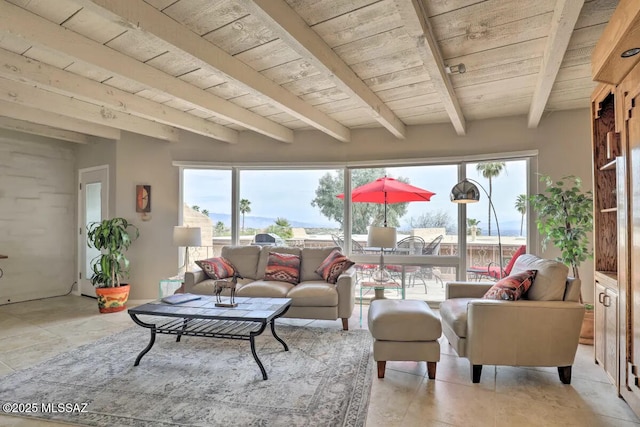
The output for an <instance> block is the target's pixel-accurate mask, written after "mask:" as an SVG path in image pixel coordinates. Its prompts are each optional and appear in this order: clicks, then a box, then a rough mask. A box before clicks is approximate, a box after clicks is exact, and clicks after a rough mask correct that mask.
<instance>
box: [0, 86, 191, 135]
mask: <svg viewBox="0 0 640 427" xmlns="http://www.w3.org/2000/svg"><path fill="white" fill-rule="evenodd" d="M0 101H6V102H10V103H15V104H18V105H23V106H27V107H31V108H36V109H39V110H44V111H49V112H52V113H58V114H62V115H64V116H68V117H75V118H77V119H80V120H85V121H88V122H91V123H97V124H100V125H105V126H111V127H115V128H118V129H121V130H126V131H129V132H133V133H139V134H141V135H147V136H150V137H152V138H158V139H162V140H166V141H173V142H175V141H178V136H179V134H178V130H177V129H175V128H173V127H171V126H167V125H163V124H160V123H156V122H152V121H151V120H147V119H142V118H140V117H136V116H132V115H130V114H125V113H120V112H119V111H114V110H112V109H110V108H107V107H101V106H99V105H95V104H90V103H88V102H84V101H80V100H78V99H73V98H69V97H68V96H65V95H60V94H57V93H54V92H49V91H47V90H44V89H39V88H37V87H34V86H33V85H28V84H23V83H18V82H15V81H13V80H7V79H4V78H0Z"/></svg>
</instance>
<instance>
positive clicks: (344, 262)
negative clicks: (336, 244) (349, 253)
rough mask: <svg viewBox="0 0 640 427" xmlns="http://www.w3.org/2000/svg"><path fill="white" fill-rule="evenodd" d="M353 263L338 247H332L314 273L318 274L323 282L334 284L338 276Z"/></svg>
mask: <svg viewBox="0 0 640 427" xmlns="http://www.w3.org/2000/svg"><path fill="white" fill-rule="evenodd" d="M354 264H355V262H353V261H351V260H350V259H349V258H347V257H346V255H343V254H342V252H340V250H339V249H334V250H333V251H332V252H331V253H330V254H329V255H328V256H327V257H326V258H325V259H324V261H322V264H320V265H319V266H318V269H317V270H316V273H318V274H320V275H321V276H322V278H323V279H324V281H325V282H327V283H332V284H335V283H336V282H337V281H338V276H340V275H341V274H342V273H344V272H345V271H347V270H348V269H349V268H350V267H351V266H352V265H354Z"/></svg>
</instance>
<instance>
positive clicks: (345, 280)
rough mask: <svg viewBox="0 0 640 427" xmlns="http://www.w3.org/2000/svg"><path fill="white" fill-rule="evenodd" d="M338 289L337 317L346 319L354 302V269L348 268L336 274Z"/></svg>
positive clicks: (351, 310) (351, 311) (349, 315)
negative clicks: (338, 274)
mask: <svg viewBox="0 0 640 427" xmlns="http://www.w3.org/2000/svg"><path fill="white" fill-rule="evenodd" d="M336 290H337V291H338V317H341V318H346V319H348V318H349V317H351V313H353V308H354V307H355V304H356V269H355V267H351V268H349V269H348V270H347V271H345V272H344V273H342V274H341V275H340V276H338V281H337V282H336Z"/></svg>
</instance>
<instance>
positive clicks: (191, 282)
mask: <svg viewBox="0 0 640 427" xmlns="http://www.w3.org/2000/svg"><path fill="white" fill-rule="evenodd" d="M205 279H207V275H206V274H205V273H204V271H202V270H200V269H198V270H191V271H186V272H185V273H184V292H185V293H191V292H192V291H193V287H194V286H195V285H196V284H197V283H200V282H202V281H203V280H205Z"/></svg>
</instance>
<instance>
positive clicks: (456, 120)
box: [395, 0, 466, 135]
mask: <svg viewBox="0 0 640 427" xmlns="http://www.w3.org/2000/svg"><path fill="white" fill-rule="evenodd" d="M395 2H396V6H397V7H398V11H399V12H400V15H401V16H402V20H403V22H404V23H405V29H406V30H407V33H408V34H409V36H411V37H413V38H415V39H416V45H417V47H418V51H419V52H420V56H421V57H422V61H423V62H424V68H425V70H426V71H427V73H428V74H429V76H430V77H431V83H432V84H433V87H434V88H435V90H436V92H438V94H439V95H440V98H441V99H442V103H443V104H444V109H445V110H446V112H447V114H448V115H449V119H450V120H451V123H452V124H453V127H454V128H455V130H456V133H457V134H458V135H466V122H465V118H464V115H463V114H462V108H461V107H460V102H459V101H458V98H457V96H456V93H455V91H454V90H453V85H452V84H451V79H450V78H449V75H448V74H447V73H446V71H445V63H444V59H443V58H442V53H441V52H440V48H439V47H438V42H437V41H436V39H435V37H434V35H433V31H432V29H431V24H430V23H429V18H428V15H427V12H426V10H425V9H424V4H423V3H422V1H421V0H395Z"/></svg>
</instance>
